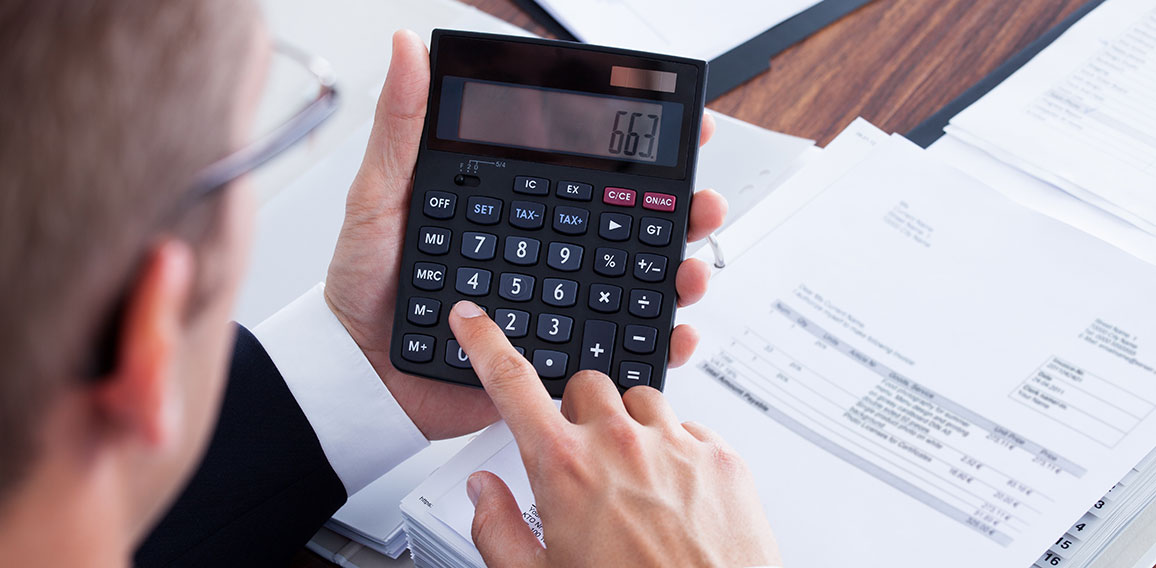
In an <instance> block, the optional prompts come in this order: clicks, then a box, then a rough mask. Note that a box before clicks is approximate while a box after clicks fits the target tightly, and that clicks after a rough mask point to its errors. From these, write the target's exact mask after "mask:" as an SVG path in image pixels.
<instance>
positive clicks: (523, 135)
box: [438, 77, 683, 166]
mask: <svg viewBox="0 0 1156 568" xmlns="http://www.w3.org/2000/svg"><path fill="white" fill-rule="evenodd" d="M443 95H444V96H445V98H443V101H442V113H443V114H442V117H441V118H442V120H439V128H438V135H439V136H438V137H439V138H450V139H456V140H461V141H469V142H481V143H485V144H494V145H499V146H508V147H515V148H529V149H534V150H544V151H550V152H561V153H568V154H580V155H587V156H597V157H600V158H609V159H613V160H623V161H633V162H649V163H655V164H660V165H667V166H670V165H675V164H676V163H677V161H678V144H679V137H678V131H679V129H680V127H681V124H682V112H683V111H682V105H681V104H679V103H675V102H667V101H653V100H646V99H635V98H627V97H618V96H610V95H593V94H589V93H581V92H575V91H566V90H560V89H548V88H542V87H529V86H525V85H513V84H508V83H496V82H490V81H478V80H471V79H461V78H456V77H447V78H446V82H445V87H443ZM459 97H460V98H459ZM447 103H448V104H447ZM455 112H456V113H457V116H452V114H453V113H455ZM447 114H449V115H450V116H447ZM447 119H448V120H447ZM455 119H456V120H455Z"/></svg>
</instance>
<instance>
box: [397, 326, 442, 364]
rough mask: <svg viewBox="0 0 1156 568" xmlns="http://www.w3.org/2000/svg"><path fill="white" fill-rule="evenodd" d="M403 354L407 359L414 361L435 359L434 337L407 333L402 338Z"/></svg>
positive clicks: (423, 361)
mask: <svg viewBox="0 0 1156 568" xmlns="http://www.w3.org/2000/svg"><path fill="white" fill-rule="evenodd" d="M401 356H402V358H403V359H405V360H406V361H413V362H414V363H428V362H430V361H433V356H434V338H432V337H430V336H428V335H420V334H417V333H407V334H405V335H404V336H402V338H401Z"/></svg>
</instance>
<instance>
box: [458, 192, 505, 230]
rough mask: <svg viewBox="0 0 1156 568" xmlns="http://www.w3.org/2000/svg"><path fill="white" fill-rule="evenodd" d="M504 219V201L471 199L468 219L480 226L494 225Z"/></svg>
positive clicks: (486, 198)
mask: <svg viewBox="0 0 1156 568" xmlns="http://www.w3.org/2000/svg"><path fill="white" fill-rule="evenodd" d="M501 218H502V200H500V199H494V198H493V197H479V196H476V195H475V196H474V197H471V198H470V201H469V207H468V208H467V210H466V219H469V220H470V221H473V222H475V223H477V224H479V225H494V224H496V223H497V222H498V221H499V220H501Z"/></svg>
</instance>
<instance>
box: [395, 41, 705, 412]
mask: <svg viewBox="0 0 1156 568" xmlns="http://www.w3.org/2000/svg"><path fill="white" fill-rule="evenodd" d="M430 65H431V83H430V94H429V106H428V112H427V114H426V119H425V129H424V132H423V134H422V139H421V146H420V148H419V151H418V158H417V168H416V171H415V174H414V180H413V197H412V199H411V202H410V206H409V220H408V224H407V227H406V233H405V248H404V251H403V254H402V263H401V275H400V283H399V287H398V294H397V307H396V311H395V318H394V324H393V339H392V342H391V345H390V359H391V361H392V362H393V365H394V366H395V367H396V368H397V369H399V370H401V371H403V372H406V373H410V374H414V375H419V376H423V377H428V378H432V379H438V380H442V381H449V382H453V383H459V384H464V385H472V386H481V382H480V381H479V380H478V377H477V375H476V374H475V373H474V372H473V370H472V368H471V366H470V360H469V357H468V356H467V355H466V353H465V352H464V351H463V350H462V349H461V347H460V346H459V345H458V342H457V341H456V340H455V339H454V336H453V333H452V332H451V331H450V327H449V324H448V322H447V317H448V314H449V311H450V309H451V308H452V307H453V305H454V304H455V303H456V302H458V301H459V300H462V299H468V300H471V301H473V302H474V303H476V304H478V305H479V306H481V307H482V308H483V309H484V310H486V312H487V314H489V315H490V316H491V317H492V318H493V319H494V321H495V322H496V323H497V324H498V326H499V327H500V328H501V329H502V331H503V332H505V334H506V336H507V337H508V338H509V340H510V342H511V343H512V344H513V345H514V346H515V348H516V349H517V350H518V351H519V352H520V353H522V355H523V356H525V357H526V358H527V359H528V360H529V361H530V362H531V363H532V364H533V366H534V369H535V370H537V372H538V375H539V376H540V377H541V379H542V382H543V383H544V384H545V386H546V389H547V390H548V391H549V393H550V394H551V395H552V396H554V397H556V398H557V397H561V396H562V392H563V390H564V389H565V386H566V381H567V380H568V379H569V377H570V376H571V375H573V374H574V373H576V372H578V371H579V370H583V369H593V370H597V371H601V372H602V373H605V374H606V375H609V376H610V377H611V378H612V379H613V380H614V381H615V383H616V384H617V385H618V387H619V389H620V390H622V391H625V390H626V389H628V388H630V387H633V386H636V385H650V386H652V387H655V388H658V389H662V387H663V382H664V379H665V376H666V363H667V357H668V355H669V353H668V352H669V343H670V334H671V330H672V327H673V325H674V316H675V307H676V302H677V297H676V292H675V271H676V270H677V269H678V266H679V263H680V262H681V261H682V259H683V254H684V253H685V249H686V229H687V214H688V212H689V210H690V201H691V193H692V191H693V186H694V174H695V165H696V161H697V157H698V139H699V131H700V128H701V123H702V113H703V104H704V98H705V84H706V77H707V65H706V63H705V62H702V61H696V60H692V59H683V58H679V57H670V56H666V55H656V54H651V53H641V52H635V51H627V50H621V49H612V48H606V47H596V46H590V45H584V44H579V43H571V42H563V41H552V40H541V39H530V38H522V37H512V36H502V35H492V34H481V33H471V32H460V31H449V30H435V31H434V32H433V39H432V42H431V45H430Z"/></svg>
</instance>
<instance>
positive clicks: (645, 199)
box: [642, 192, 674, 211]
mask: <svg viewBox="0 0 1156 568" xmlns="http://www.w3.org/2000/svg"><path fill="white" fill-rule="evenodd" d="M642 208H643V209H650V210H651V211H674V196H673V195H667V194H665V193H650V192H647V193H645V194H643V195H642Z"/></svg>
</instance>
